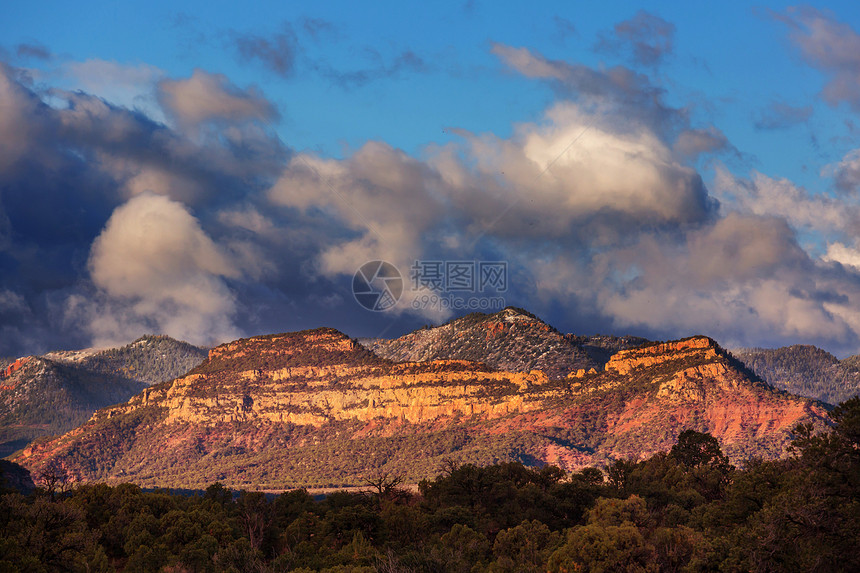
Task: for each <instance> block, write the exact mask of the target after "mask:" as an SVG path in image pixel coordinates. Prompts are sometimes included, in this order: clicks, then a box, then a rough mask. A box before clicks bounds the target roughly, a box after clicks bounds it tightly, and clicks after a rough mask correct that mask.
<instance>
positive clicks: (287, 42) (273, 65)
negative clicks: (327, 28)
mask: <svg viewBox="0 0 860 573" xmlns="http://www.w3.org/2000/svg"><path fill="white" fill-rule="evenodd" d="M306 24H307V26H309V27H310V30H312V31H313V32H315V33H319V32H320V31H322V30H323V29H324V27H322V25H321V24H320V23H318V22H317V21H316V20H313V21H306ZM232 42H233V44H234V45H235V47H236V50H237V52H238V53H239V57H240V58H241V59H242V60H243V61H246V62H251V61H254V60H258V61H259V62H260V63H262V64H263V66H264V67H266V68H267V69H269V70H270V71H272V72H274V73H276V74H277V75H279V76H281V77H283V78H286V77H289V76H290V75H292V73H293V71H294V70H295V65H296V53H297V51H298V39H297V38H296V33H295V32H294V31H293V28H292V26H290V25H289V24H284V25H283V26H282V30H281V32H279V33H277V34H274V35H272V36H271V37H268V38H266V37H263V36H257V35H254V34H233V37H232Z"/></svg>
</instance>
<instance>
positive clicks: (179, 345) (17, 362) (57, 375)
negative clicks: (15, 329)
mask: <svg viewBox="0 0 860 573" xmlns="http://www.w3.org/2000/svg"><path fill="white" fill-rule="evenodd" d="M204 356H205V352H204V351H203V350H202V349H200V348H197V347H195V346H192V345H190V344H188V343H186V342H182V341H178V340H174V339H172V338H170V337H168V336H164V335H158V336H154V335H146V336H142V337H140V338H138V339H137V340H135V341H133V342H131V343H129V344H127V345H125V346H122V347H117V348H88V349H83V350H75V351H52V352H48V353H46V354H44V355H41V356H24V357H20V358H17V359H14V360H8V361H7V363H6V365H5V367H4V368H3V369H2V370H0V456H7V455H9V454H11V453H12V452H14V451H15V450H18V449H20V448H22V447H24V446H25V445H26V444H27V443H29V442H30V441H31V440H33V439H35V438H37V437H40V436H41V437H44V436H47V435H52V434H59V433H63V432H66V431H69V430H71V429H73V428H75V427H76V426H79V425H80V424H82V423H84V422H86V421H87V420H88V419H89V418H90V417H91V416H92V414H93V412H95V411H96V410H98V409H99V408H103V407H105V406H109V405H112V404H116V403H119V402H124V401H126V400H128V399H129V398H130V397H132V396H134V395H135V394H137V393H138V392H140V391H141V390H143V389H144V388H146V387H147V386H148V385H150V384H153V383H156V382H161V381H163V380H166V379H170V378H175V377H177V376H180V375H182V374H184V373H185V372H186V371H187V370H189V369H190V368H191V367H193V366H195V365H197V363H198V362H199V361H200V360H202V359H203V357H204Z"/></svg>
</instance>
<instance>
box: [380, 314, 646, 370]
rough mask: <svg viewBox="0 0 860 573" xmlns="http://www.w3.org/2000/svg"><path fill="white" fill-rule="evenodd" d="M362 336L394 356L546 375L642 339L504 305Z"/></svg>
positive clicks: (596, 361)
mask: <svg viewBox="0 0 860 573" xmlns="http://www.w3.org/2000/svg"><path fill="white" fill-rule="evenodd" d="M363 342H364V344H365V345H366V346H367V347H368V348H370V349H371V350H373V351H374V352H375V353H377V354H378V355H380V356H382V357H384V358H388V359H390V360H394V361H397V362H418V361H424V360H472V361H475V362H483V363H485V364H488V365H490V366H493V367H494V368H499V369H500V370H507V371H509V372H529V371H530V370H542V371H543V372H544V373H545V374H546V375H547V376H548V377H549V378H564V377H565V376H567V375H568V374H569V373H571V372H576V371H577V370H580V369H584V370H588V369H591V368H596V369H600V368H601V367H602V365H603V364H604V363H605V362H606V361H607V360H608V359H609V356H610V355H611V354H612V352H613V351H617V350H620V349H622V348H629V347H630V346H637V345H639V344H641V343H643V342H646V341H645V340H644V339H636V338H632V337H631V338H627V339H618V338H614V337H577V336H572V335H564V334H561V333H560V332H558V331H557V330H555V329H554V328H553V327H551V326H549V325H548V324H546V323H545V322H543V321H542V320H540V319H539V318H537V317H536V316H534V315H532V314H530V313H528V312H526V311H524V310H522V309H518V308H513V307H508V308H506V309H504V310H502V311H499V312H497V313H495V314H483V313H479V312H476V313H472V314H469V315H467V316H464V317H462V318H458V319H455V320H452V321H450V322H448V323H446V324H443V325H442V326H437V327H432V328H425V329H421V330H416V331H415V332H412V333H409V334H406V335H405V336H401V337H400V338H396V339H393V340H382V339H373V340H367V341H363ZM613 345H615V348H612V346H613Z"/></svg>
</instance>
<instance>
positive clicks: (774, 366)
mask: <svg viewBox="0 0 860 573" xmlns="http://www.w3.org/2000/svg"><path fill="white" fill-rule="evenodd" d="M732 354H734V355H735V356H736V357H737V358H738V359H739V360H741V361H742V362H743V363H744V364H746V365H747V366H748V367H749V368H751V369H752V370H754V371H755V372H756V374H758V375H759V376H761V377H762V378H763V379H764V380H767V382H768V383H769V384H771V385H772V386H775V387H777V388H781V389H783V390H787V391H789V392H791V393H792V394H797V395H799V396H806V397H808V398H814V399H816V400H821V401H822V402H827V403H830V404H838V403H840V402H844V401H845V400H847V399H849V398H851V397H853V396H856V395H857V394H858V393H860V368H858V357H856V356H852V357H849V358H846V359H845V360H842V361H840V360H839V359H837V358H836V357H835V356H833V355H832V354H830V353H829V352H827V351H825V350H822V349H820V348H817V347H815V346H808V345H794V346H787V347H783V348H777V349H763V348H747V349H740V350H733V351H732Z"/></svg>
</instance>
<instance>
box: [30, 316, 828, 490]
mask: <svg viewBox="0 0 860 573" xmlns="http://www.w3.org/2000/svg"><path fill="white" fill-rule="evenodd" d="M824 419H825V412H824V410H823V408H822V407H821V405H819V404H817V403H815V402H813V401H811V400H807V399H803V398H798V397H795V396H791V395H789V394H787V393H784V392H780V391H776V390H774V389H773V388H771V387H770V386H768V385H767V384H765V383H764V382H762V381H760V380H758V379H757V378H755V377H754V376H752V375H751V373H750V372H749V371H747V370H746V369H745V368H744V367H743V365H742V364H741V363H739V362H738V361H736V360H735V359H734V358H732V357H731V356H730V355H729V354H728V353H726V352H725V351H724V350H723V349H721V348H720V347H719V346H718V345H716V343H714V342H713V341H712V340H711V339H708V338H705V337H694V338H691V339H687V340H683V341H677V342H671V343H665V344H655V345H651V346H647V347H643V348H639V349H634V350H624V351H621V352H619V353H616V354H615V355H614V356H613V357H612V359H611V360H610V361H609V363H607V365H606V369H605V371H604V372H595V371H592V372H590V373H589V372H584V371H581V370H580V371H579V373H578V375H572V376H569V377H567V378H565V379H559V380H551V379H549V378H548V377H547V376H546V375H545V374H544V373H542V372H540V371H534V372H530V373H513V372H504V371H498V370H495V369H493V368H490V367H488V366H486V365H483V364H479V363H474V362H469V361H425V362H406V363H394V362H392V361H389V360H386V359H383V358H380V357H378V356H376V355H375V354H373V353H371V352H370V351H368V350H367V349H366V348H364V347H362V346H361V345H359V344H358V343H357V342H355V341H353V340H351V339H349V338H348V337H347V336H345V335H343V334H341V333H339V332H337V331H335V330H332V329H317V330H312V331H304V332H298V333H289V334H280V335H271V336H265V337H255V338H250V339H243V340H238V341H235V342H232V343H229V344H225V345H221V346H219V347H217V348H215V349H213V350H212V351H211V352H210V354H209V358H208V359H207V360H206V361H205V362H204V363H203V364H201V365H200V366H199V367H198V368H196V369H194V370H193V371H192V372H189V373H188V374H187V375H186V376H184V377H182V378H179V379H176V380H174V381H171V382H166V383H163V384H159V385H156V386H152V387H150V388H147V389H145V390H144V391H143V392H141V393H140V394H138V395H137V396H135V397H134V398H132V399H131V400H129V402H128V403H126V404H123V405H119V406H115V407H112V408H107V409H104V410H100V411H99V412H97V413H96V414H95V415H94V416H93V418H92V419H91V420H90V421H89V422H87V423H86V424H85V425H83V426H81V427H79V428H77V429H75V430H73V431H71V432H69V433H68V434H66V435H64V436H62V437H59V438H55V439H53V440H48V441H42V442H39V443H34V444H32V445H31V446H30V447H28V448H27V449H26V450H25V451H24V452H23V453H22V454H21V455H19V456H18V457H17V458H16V459H15V461H16V462H18V463H20V464H22V465H24V466H25V467H28V468H29V469H31V470H33V471H34V472H37V473H38V472H39V471H40V469H41V468H44V467H45V466H46V465H47V464H51V465H52V467H62V468H64V469H65V470H66V471H67V472H68V473H69V474H70V476H72V477H73V478H74V479H78V480H90V481H91V480H106V481H108V482H113V483H115V482H119V481H134V482H136V483H139V484H142V485H146V486H168V487H195V488H196V487H205V486H206V485H207V484H210V483H212V482H214V481H221V482H222V483H224V484H226V485H229V486H231V487H245V488H264V489H265V488H272V489H275V488H285V487H296V486H342V485H349V484H358V483H362V480H363V478H366V477H368V476H372V475H379V474H380V473H383V472H389V473H391V474H402V475H404V476H406V477H407V479H409V480H415V481H417V480H420V479H422V478H425V477H429V476H432V475H436V474H438V473H439V471H441V469H442V468H443V467H445V464H446V463H448V461H455V462H460V463H466V462H471V463H476V464H487V463H494V462H498V461H502V460H511V459H516V460H520V461H523V462H525V463H527V464H531V465H534V464H542V463H555V464H559V465H561V466H562V467H565V468H568V469H574V468H579V467H583V466H587V465H592V464H602V463H607V462H608V461H610V460H612V459H615V458H619V457H625V458H626V457H631V456H633V457H638V458H643V457H645V456H648V455H650V454H651V453H654V452H656V451H662V450H667V449H669V447H671V445H672V444H673V443H674V441H675V439H676V438H677V436H678V434H679V433H680V432H681V431H682V430H684V429H689V428H692V429H696V430H699V431H708V432H711V433H712V434H713V435H714V436H716V437H717V438H718V439H719V440H720V441H721V444H722V446H723V448H724V450H725V451H726V452H727V454H728V455H729V456H730V457H732V459H734V460H735V461H739V460H742V459H744V458H746V457H749V456H753V455H760V456H764V457H770V458H772V457H778V456H780V455H782V454H783V452H784V447H785V445H786V444H787V442H788V440H789V436H790V430H791V429H792V428H793V427H794V426H795V425H796V424H798V423H800V422H813V423H816V424H824V423H826V422H825V420H824Z"/></svg>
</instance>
